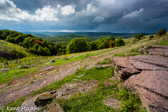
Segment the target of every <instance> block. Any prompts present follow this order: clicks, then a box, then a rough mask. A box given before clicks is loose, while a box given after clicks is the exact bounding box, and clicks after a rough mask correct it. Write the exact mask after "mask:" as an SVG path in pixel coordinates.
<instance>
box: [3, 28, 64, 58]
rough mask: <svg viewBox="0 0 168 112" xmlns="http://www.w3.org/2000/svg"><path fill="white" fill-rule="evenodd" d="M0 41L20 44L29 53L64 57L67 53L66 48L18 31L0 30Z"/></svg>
mask: <svg viewBox="0 0 168 112" xmlns="http://www.w3.org/2000/svg"><path fill="white" fill-rule="evenodd" d="M0 39H2V40H6V41H8V42H11V43H15V44H18V45H20V46H22V47H25V48H27V49H28V51H29V52H31V53H34V54H37V55H42V56H51V55H62V54H65V53H66V46H64V45H60V44H55V43H53V42H50V41H46V40H43V39H40V38H38V37H34V36H33V35H31V34H23V33H20V32H17V31H11V30H0Z"/></svg>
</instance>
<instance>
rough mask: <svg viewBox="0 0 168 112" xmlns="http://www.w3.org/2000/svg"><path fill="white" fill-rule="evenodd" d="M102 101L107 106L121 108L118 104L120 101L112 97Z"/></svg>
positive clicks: (120, 103)
mask: <svg viewBox="0 0 168 112" xmlns="http://www.w3.org/2000/svg"><path fill="white" fill-rule="evenodd" d="M103 103H104V104H105V105H107V106H108V107H112V108H114V109H120V108H121V107H120V105H122V102H121V101H119V100H117V99H113V98H110V99H107V100H104V101H103Z"/></svg>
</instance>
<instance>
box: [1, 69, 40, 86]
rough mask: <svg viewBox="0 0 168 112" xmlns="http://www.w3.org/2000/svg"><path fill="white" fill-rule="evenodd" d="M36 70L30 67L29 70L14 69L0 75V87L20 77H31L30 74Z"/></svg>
mask: <svg viewBox="0 0 168 112" xmlns="http://www.w3.org/2000/svg"><path fill="white" fill-rule="evenodd" d="M37 71H39V70H38V68H37V67H32V68H29V69H15V70H10V71H9V72H2V73H0V79H1V80H0V85H1V84H4V83H10V82H11V81H12V80H14V79H17V78H20V77H21V76H23V75H24V76H25V77H26V75H31V74H32V73H36V72H37Z"/></svg>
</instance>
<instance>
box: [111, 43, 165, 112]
mask: <svg viewBox="0 0 168 112" xmlns="http://www.w3.org/2000/svg"><path fill="white" fill-rule="evenodd" d="M139 52H140V53H143V54H148V55H139V56H132V57H114V58H112V59H111V60H112V63H113V64H114V66H115V73H116V76H117V77H118V79H120V80H123V81H125V82H124V84H125V86H126V87H127V88H128V89H130V90H131V91H132V92H133V93H136V94H138V95H139V97H140V99H141V101H142V104H143V106H144V107H145V108H146V110H147V111H148V112H168V89H167V87H168V57H167V56H168V55H167V54H168V46H156V45H155V46H146V47H145V48H143V49H140V50H139Z"/></svg>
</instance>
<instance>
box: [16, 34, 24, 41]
mask: <svg viewBox="0 0 168 112" xmlns="http://www.w3.org/2000/svg"><path fill="white" fill-rule="evenodd" d="M24 39H25V37H24V36H23V35H18V36H17V37H15V42H16V43H20V42H23V41H24Z"/></svg>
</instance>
